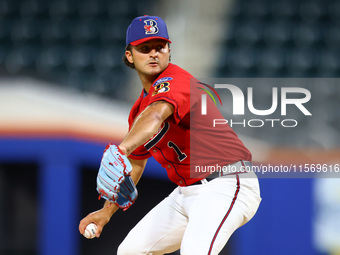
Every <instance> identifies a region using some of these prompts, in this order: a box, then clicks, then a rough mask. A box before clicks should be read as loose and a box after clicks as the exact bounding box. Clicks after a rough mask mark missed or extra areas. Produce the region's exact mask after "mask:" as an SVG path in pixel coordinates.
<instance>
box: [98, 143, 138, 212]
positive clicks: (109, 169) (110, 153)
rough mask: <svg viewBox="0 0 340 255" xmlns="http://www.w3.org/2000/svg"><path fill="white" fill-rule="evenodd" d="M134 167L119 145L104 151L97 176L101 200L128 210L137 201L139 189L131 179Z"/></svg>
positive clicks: (110, 146)
mask: <svg viewBox="0 0 340 255" xmlns="http://www.w3.org/2000/svg"><path fill="white" fill-rule="evenodd" d="M131 171H132V166H131V164H130V161H129V160H128V158H127V157H126V156H125V155H124V153H123V152H122V151H121V150H120V149H119V147H118V146H117V145H114V144H109V145H107V146H106V148H105V150H104V154H103V157H102V160H101V164H100V168H99V172H98V175H97V191H98V193H99V199H100V198H104V199H106V200H108V201H110V202H112V203H115V204H116V205H117V206H118V207H119V208H121V209H124V211H125V210H127V209H128V208H129V207H130V206H131V205H132V204H133V203H134V202H135V200H136V199H137V196H138V192H137V188H136V186H135V184H134V182H133V180H132V178H131V176H130V175H131Z"/></svg>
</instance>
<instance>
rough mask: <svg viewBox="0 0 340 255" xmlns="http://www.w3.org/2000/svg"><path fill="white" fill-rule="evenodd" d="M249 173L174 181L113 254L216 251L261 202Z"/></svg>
mask: <svg viewBox="0 0 340 255" xmlns="http://www.w3.org/2000/svg"><path fill="white" fill-rule="evenodd" d="M260 201H261V198H260V189H259V183H258V180H257V178H256V176H255V175H254V173H243V174H238V175H236V174H235V175H229V176H224V177H219V178H216V179H213V180H211V181H210V182H207V183H206V184H196V185H192V186H188V187H177V188H176V189H174V191H173V192H172V193H171V194H170V195H169V196H168V197H167V198H165V199H164V200H163V201H162V202H160V203H159V204H158V205H157V206H155V207H154V208H153V209H152V210H151V211H150V212H149V213H148V214H147V215H146V216H145V217H144V218H143V219H142V220H141V221H140V222H139V223H138V224H137V225H136V226H135V227H134V228H133V229H132V230H131V231H130V233H129V234H128V235H127V237H126V238H125V240H124V241H123V242H122V243H121V245H120V246H119V248H118V253H117V254H118V255H142V254H149V255H160V254H167V253H171V252H174V251H176V250H178V249H180V251H181V255H212V254H218V253H219V252H220V251H221V250H222V248H223V247H224V246H225V244H226V243H227V241H228V239H229V238H230V236H231V234H232V233H233V232H234V231H235V230H236V229H237V228H239V227H241V226H242V225H243V224H245V223H246V222H248V221H249V220H250V219H251V218H252V217H253V216H254V214H255V213H256V211H257V208H258V206H259V204H260Z"/></svg>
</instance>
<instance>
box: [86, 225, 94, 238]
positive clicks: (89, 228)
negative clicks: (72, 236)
mask: <svg viewBox="0 0 340 255" xmlns="http://www.w3.org/2000/svg"><path fill="white" fill-rule="evenodd" d="M96 232H97V225H96V224H94V223H90V224H89V225H87V227H86V229H85V232H84V236H85V237H86V238H87V239H92V238H95V237H96Z"/></svg>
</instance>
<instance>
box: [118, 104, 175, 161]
mask: <svg viewBox="0 0 340 255" xmlns="http://www.w3.org/2000/svg"><path fill="white" fill-rule="evenodd" d="M173 113H174V107H173V106H172V105H171V104H169V103H167V102H165V101H157V102H154V103H152V104H151V105H149V106H148V107H147V108H146V109H145V110H144V111H143V112H142V113H141V114H140V115H139V116H138V117H137V119H136V120H135V122H134V124H133V126H132V128H131V130H130V131H129V133H128V134H127V135H126V137H125V138H124V140H123V142H122V143H121V144H120V145H119V147H120V149H121V150H122V151H123V152H124V153H125V155H130V153H131V152H132V151H134V150H135V149H136V148H137V147H139V146H141V145H142V144H144V143H145V142H147V141H148V140H149V139H150V138H151V137H152V136H153V135H154V134H156V133H157V131H158V129H159V128H160V126H161V125H162V123H163V122H164V121H165V120H166V119H167V118H168V117H169V116H170V115H172V114H173Z"/></svg>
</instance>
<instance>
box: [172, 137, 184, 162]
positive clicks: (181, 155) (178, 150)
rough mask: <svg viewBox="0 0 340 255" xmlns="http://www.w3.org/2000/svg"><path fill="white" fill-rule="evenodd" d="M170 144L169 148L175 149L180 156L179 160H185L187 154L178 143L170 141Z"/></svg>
mask: <svg viewBox="0 0 340 255" xmlns="http://www.w3.org/2000/svg"><path fill="white" fill-rule="evenodd" d="M168 146H169V148H172V149H174V151H175V152H176V154H177V156H178V160H179V161H183V160H184V159H185V158H186V157H187V155H186V154H185V153H183V152H182V151H181V150H180V149H179V148H178V146H177V145H176V144H174V143H173V142H171V141H169V142H168Z"/></svg>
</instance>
